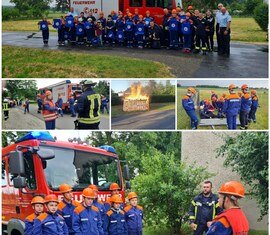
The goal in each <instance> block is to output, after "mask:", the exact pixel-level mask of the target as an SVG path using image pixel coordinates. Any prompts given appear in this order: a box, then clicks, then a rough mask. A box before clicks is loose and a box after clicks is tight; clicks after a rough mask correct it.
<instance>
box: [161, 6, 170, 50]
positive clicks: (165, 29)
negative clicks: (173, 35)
mask: <svg viewBox="0 0 270 235" xmlns="http://www.w3.org/2000/svg"><path fill="white" fill-rule="evenodd" d="M163 12H164V16H163V21H162V37H161V45H162V46H164V47H166V48H169V45H170V39H169V37H170V33H169V28H168V25H167V22H168V20H169V18H170V16H171V14H170V13H169V10H168V9H167V8H164V9H163Z"/></svg>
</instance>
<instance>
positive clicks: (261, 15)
mask: <svg viewBox="0 0 270 235" xmlns="http://www.w3.org/2000/svg"><path fill="white" fill-rule="evenodd" d="M253 17H254V19H255V21H256V22H257V24H258V25H259V26H260V27H261V29H262V30H263V31H267V28H268V4H267V3H261V4H260V5H258V6H256V8H255V10H254V16H253Z"/></svg>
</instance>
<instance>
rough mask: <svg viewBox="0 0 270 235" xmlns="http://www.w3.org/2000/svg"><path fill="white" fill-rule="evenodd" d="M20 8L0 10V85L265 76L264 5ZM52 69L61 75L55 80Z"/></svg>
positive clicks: (142, 1) (175, 0)
mask: <svg viewBox="0 0 270 235" xmlns="http://www.w3.org/2000/svg"><path fill="white" fill-rule="evenodd" d="M6 1H8V0H6ZM21 1H22V0H16V1H15V0H13V1H11V2H10V5H8V6H3V12H4V16H5V17H4V18H3V28H2V31H3V69H2V73H3V77H7V78H10V77H28V78H29V77H41V78H42V77H59V76H61V77H70V78H71V77H121V78H123V77H130V78H132V77H149V78H154V77H178V78H181V77H198V78H204V77H207V78H209V77H243V78H250V77H255V78H257V77H259V78H262V77H266V76H267V74H268V69H267V63H268V46H267V40H268V34H267V32H266V31H267V26H268V5H267V3H264V2H263V0H261V1H260V0H258V2H256V4H253V3H252V1H253V0H246V1H244V2H242V3H238V2H237V1H236V0H235V1H232V2H230V3H229V2H228V3H222V2H215V1H212V2H211V1H210V2H196V1H190V2H186V1H183V2H182V1H181V0H172V1H169V2H163V1H160V2H154V1H153V2H152V1H146V0H139V1H134V2H133V1H128V0H119V1H117V0H114V1H112V2H111V3H108V4H102V1H101V0H98V1H93V2H91V1H89V2H88V1H75V0H71V1H68V2H65V1H58V2H56V3H53V2H50V1H45V0H40V2H41V5H42V7H41V8H39V7H38V6H36V5H35V4H33V5H31V4H28V5H27V4H26V5H25V6H24V7H23V5H22V4H21V3H20V2H21ZM32 8H33V9H32ZM37 8H38V9H37ZM42 9H43V10H42ZM31 10H32V11H33V13H32V14H31V13H30V12H31ZM29 11H30V12H29ZM34 13H36V14H34ZM247 55H248V56H247ZM26 57H28V58H29V57H31V60H27V59H26ZM165 57H166V59H164V58H165ZM14 58H16V59H15V60H16V62H18V63H13V62H14ZM63 58H72V59H63ZM11 60H13V61H12V62H11ZM240 61H241V63H240ZM33 64H36V65H37V66H36V68H34V69H31V71H30V70H29V68H30V67H33ZM254 64H256V65H257V66H253V65H254ZM69 65H72V67H70V66H69ZM34 67H35V66H34ZM80 67H82V69H79V68H80ZM45 68H46V69H45ZM56 68H61V70H63V71H61V72H59V74H58V72H57V71H56ZM153 68H155V69H153ZM78 70H80V71H78Z"/></svg>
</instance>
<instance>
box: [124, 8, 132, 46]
mask: <svg viewBox="0 0 270 235" xmlns="http://www.w3.org/2000/svg"><path fill="white" fill-rule="evenodd" d="M125 32H126V41H127V47H129V48H132V47H133V40H134V21H133V20H132V14H131V13H129V14H128V19H127V20H126V24H125Z"/></svg>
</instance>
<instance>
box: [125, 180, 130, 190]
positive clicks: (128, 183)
mask: <svg viewBox="0 0 270 235" xmlns="http://www.w3.org/2000/svg"><path fill="white" fill-rule="evenodd" d="M126 189H131V183H130V181H127V182H126Z"/></svg>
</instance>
